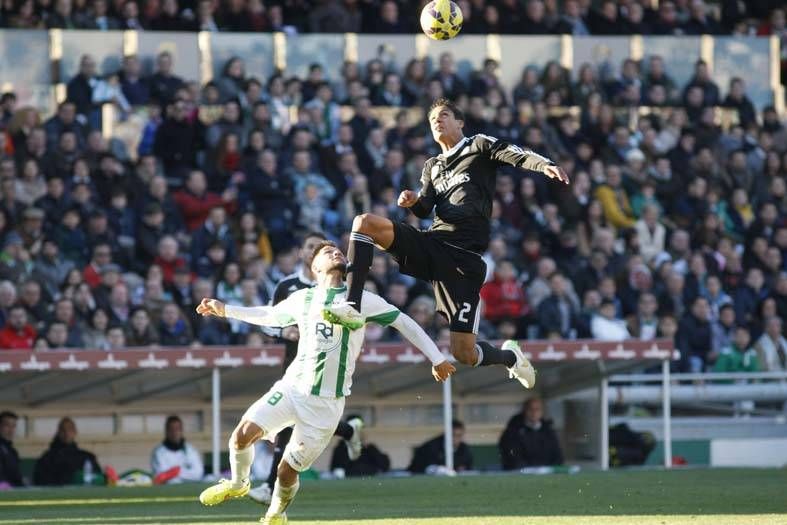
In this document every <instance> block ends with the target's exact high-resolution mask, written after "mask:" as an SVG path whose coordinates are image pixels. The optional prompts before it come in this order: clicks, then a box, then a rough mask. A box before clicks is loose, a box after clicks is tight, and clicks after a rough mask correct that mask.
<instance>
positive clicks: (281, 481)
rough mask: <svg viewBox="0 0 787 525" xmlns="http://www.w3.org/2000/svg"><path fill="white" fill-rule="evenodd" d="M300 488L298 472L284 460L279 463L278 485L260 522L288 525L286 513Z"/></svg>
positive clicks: (266, 524)
mask: <svg viewBox="0 0 787 525" xmlns="http://www.w3.org/2000/svg"><path fill="white" fill-rule="evenodd" d="M299 488H300V482H299V480H298V471H297V470H295V469H294V468H292V467H291V466H290V464H289V463H287V461H286V460H284V459H282V460H281V462H279V469H278V474H277V476H276V485H275V486H274V487H273V498H272V499H271V504H270V506H269V507H268V511H267V512H266V513H265V516H264V517H263V518H262V519H261V520H260V521H261V522H262V523H263V524H264V525H283V524H284V523H287V515H286V514H285V511H286V510H287V507H289V506H290V503H292V500H293V499H295V494H297V492H298V489H299Z"/></svg>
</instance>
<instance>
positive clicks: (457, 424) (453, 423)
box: [451, 419, 465, 430]
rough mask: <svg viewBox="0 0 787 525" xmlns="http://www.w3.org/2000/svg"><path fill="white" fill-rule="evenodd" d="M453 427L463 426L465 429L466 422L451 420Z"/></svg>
mask: <svg viewBox="0 0 787 525" xmlns="http://www.w3.org/2000/svg"><path fill="white" fill-rule="evenodd" d="M451 428H453V429H457V428H461V429H462V430H464V428H465V424H464V423H462V422H461V421H459V420H458V419H454V420H452V421H451Z"/></svg>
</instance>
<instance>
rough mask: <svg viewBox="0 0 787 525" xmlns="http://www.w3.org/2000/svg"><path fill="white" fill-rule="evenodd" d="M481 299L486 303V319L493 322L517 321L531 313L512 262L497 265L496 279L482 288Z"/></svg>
mask: <svg viewBox="0 0 787 525" xmlns="http://www.w3.org/2000/svg"><path fill="white" fill-rule="evenodd" d="M481 299H482V300H483V301H484V317H485V318H486V319H488V320H490V321H492V322H500V321H503V320H509V319H513V320H517V319H520V318H522V317H524V316H526V315H527V314H528V313H529V311H530V307H529V306H528V304H527V298H526V297H525V292H524V291H523V290H522V287H521V285H520V284H519V282H518V281H517V271H516V268H515V267H514V265H513V263H511V261H501V262H500V263H498V264H496V265H495V273H494V278H493V279H492V281H490V282H487V283H486V284H484V286H483V287H482V288H481Z"/></svg>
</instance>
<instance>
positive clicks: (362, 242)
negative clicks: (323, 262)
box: [347, 232, 374, 312]
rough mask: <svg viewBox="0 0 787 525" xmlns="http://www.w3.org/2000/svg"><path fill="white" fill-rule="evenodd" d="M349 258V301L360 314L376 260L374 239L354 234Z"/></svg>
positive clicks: (352, 234)
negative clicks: (364, 289) (368, 279)
mask: <svg viewBox="0 0 787 525" xmlns="http://www.w3.org/2000/svg"><path fill="white" fill-rule="evenodd" d="M347 258H348V259H349V260H350V266H349V267H348V268H347V300H348V301H349V302H351V303H353V306H354V307H355V309H356V310H358V311H359V312H360V311H361V298H362V297H363V286H364V285H365V284H366V278H367V277H368V276H369V270H370V269H371V267H372V259H373V258H374V241H373V240H372V238H371V237H369V236H368V235H364V234H363V233H358V232H352V233H351V234H350V247H349V248H348V250H347Z"/></svg>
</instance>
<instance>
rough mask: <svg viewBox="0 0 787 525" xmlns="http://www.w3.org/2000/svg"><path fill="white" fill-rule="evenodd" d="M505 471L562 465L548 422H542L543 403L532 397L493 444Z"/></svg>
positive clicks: (555, 436) (554, 434)
mask: <svg viewBox="0 0 787 525" xmlns="http://www.w3.org/2000/svg"><path fill="white" fill-rule="evenodd" d="M497 446H498V448H499V449H500V457H501V459H502V462H503V468H504V469H505V470H513V469H520V468H524V467H536V466H544V465H562V464H563V451H562V450H561V449H560V442H559V441H558V438H557V434H556V433H555V430H554V429H553V428H552V422H551V421H550V420H548V419H544V403H543V402H542V401H541V399H539V398H537V397H533V398H530V399H528V400H527V401H525V404H524V406H523V407H522V412H520V413H519V414H515V415H514V416H513V417H512V418H511V419H509V420H508V425H506V429H505V430H504V431H503V434H502V435H501V436H500V441H498V444H497Z"/></svg>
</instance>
